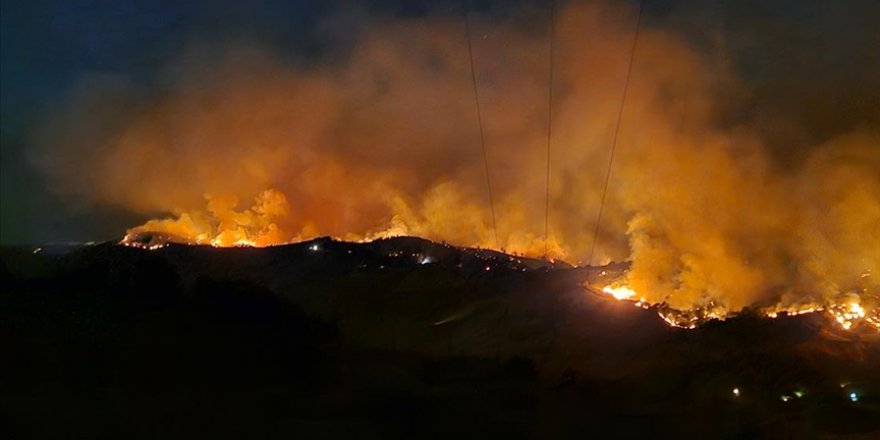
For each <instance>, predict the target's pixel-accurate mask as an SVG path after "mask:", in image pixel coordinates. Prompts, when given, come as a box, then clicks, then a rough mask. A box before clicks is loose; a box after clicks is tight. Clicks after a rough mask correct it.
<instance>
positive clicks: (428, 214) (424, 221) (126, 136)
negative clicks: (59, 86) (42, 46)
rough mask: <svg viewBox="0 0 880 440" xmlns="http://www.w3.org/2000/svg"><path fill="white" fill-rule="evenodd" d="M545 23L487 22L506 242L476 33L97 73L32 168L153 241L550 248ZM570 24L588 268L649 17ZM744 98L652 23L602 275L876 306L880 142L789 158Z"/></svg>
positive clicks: (482, 27) (693, 290)
mask: <svg viewBox="0 0 880 440" xmlns="http://www.w3.org/2000/svg"><path fill="white" fill-rule="evenodd" d="M532 12H534V11H532ZM539 18H542V17H533V19H532V20H526V21H525V23H527V24H528V25H524V21H518V20H517V19H515V18H508V19H505V20H503V21H498V20H488V19H486V18H485V17H481V16H480V15H479V14H473V15H472V20H473V26H474V40H473V44H474V51H475V53H474V55H475V59H476V68H477V72H478V79H479V86H480V93H481V104H482V106H483V108H482V110H483V116H484V124H485V130H486V142H487V148H488V152H487V154H488V158H489V166H490V170H489V171H490V177H491V184H492V189H493V191H494V196H495V202H496V206H495V211H496V215H497V229H498V238H499V240H498V241H499V242H498V243H496V242H495V240H494V237H493V233H492V219H491V215H490V211H489V207H488V201H487V190H486V180H485V171H484V168H483V162H482V160H483V159H482V152H481V150H480V144H479V135H478V126H477V122H476V113H475V108H474V101H473V98H474V97H473V94H472V93H473V92H472V85H471V83H470V81H471V78H470V71H469V69H470V67H469V64H468V58H467V47H466V44H467V43H466V41H465V39H464V38H465V37H464V27H463V21H462V19H461V17H450V16H447V17H431V18H417V19H415V18H414V19H395V20H384V21H383V20H376V21H374V23H373V24H372V25H371V26H370V27H369V28H368V29H366V30H364V31H363V33H362V34H361V35H360V38H358V39H357V41H356V45H355V46H354V47H353V48H352V50H351V52H350V53H349V54H348V55H347V56H346V57H342V59H340V58H339V57H335V58H334V61H332V62H331V61H328V62H326V63H318V65H313V66H310V67H294V66H291V65H289V64H286V63H285V62H283V61H282V60H281V59H280V58H279V57H278V56H273V55H272V54H271V53H269V52H267V51H265V50H262V49H259V48H256V47H255V46H253V45H241V46H235V47H228V48H226V49H224V50H223V51H222V53H221V54H219V55H216V56H206V55H204V54H205V53H210V51H207V52H206V51H204V50H201V49H200V48H198V47H196V48H194V49H192V50H190V51H187V53H186V54H184V55H182V56H181V59H180V60H179V61H178V62H177V63H175V64H174V65H172V66H170V67H169V68H168V69H167V71H166V72H165V74H164V76H163V79H162V80H161V81H159V84H160V87H159V88H158V90H157V89H156V88H155V87H156V86H154V88H152V89H149V90H146V89H144V88H140V87H138V86H137V85H136V84H130V83H125V82H123V81H116V80H114V79H113V78H96V79H92V80H90V81H89V82H86V83H84V85H83V86H82V87H81V88H80V89H79V91H78V92H77V93H74V94H73V95H72V97H71V98H70V100H69V101H68V102H67V103H66V104H65V105H63V106H61V107H60V108H58V109H57V110H56V112H55V113H56V114H55V115H54V116H53V117H52V118H51V120H50V122H49V123H48V124H47V126H46V127H45V129H44V130H43V131H42V132H43V133H44V134H43V137H42V139H41V144H42V145H44V146H45V148H44V149H43V150H42V151H41V152H40V154H38V155H37V157H36V158H35V160H36V161H37V163H39V164H40V166H41V167H42V168H43V169H44V170H45V171H46V173H47V175H48V176H49V177H50V178H51V179H52V181H53V182H55V184H56V185H57V189H58V191H59V192H62V193H64V194H67V195H68V196H71V197H76V198H81V199H84V200H87V201H89V202H91V203H97V204H104V205H111V206H118V207H123V208H125V209H128V210H131V211H132V212H137V213H142V214H143V215H144V216H145V218H148V217H150V216H154V215H157V214H158V215H159V216H160V217H161V216H166V217H167V218H165V219H160V220H150V221H149V222H147V223H146V225H144V226H142V227H139V228H135V231H140V230H153V231H163V232H168V233H171V234H175V235H179V236H183V237H186V238H188V239H190V240H194V241H199V242H210V241H212V240H213V241H215V242H218V243H226V244H228V243H235V242H249V243H255V244H258V245H266V244H273V243H281V242H286V241H291V240H297V239H302V238H309V237H313V236H316V235H331V236H336V237H340V238H344V239H362V238H370V237H377V236H382V235H387V234H411V235H419V236H423V237H426V238H431V239H435V240H445V241H448V242H451V243H455V244H460V245H471V246H490V247H496V246H497V247H500V248H503V249H505V250H508V251H512V252H522V253H526V254H531V255H541V254H543V246H544V241H543V232H544V209H543V208H544V195H545V184H544V179H545V175H544V169H545V165H546V164H545V154H546V144H545V142H546V130H547V122H548V121H547V74H548V58H547V56H548V54H547V35H546V30H547V29H546V28H543V27H541V26H540V25H536V24H535V23H536V22H540V20H539ZM557 18H558V22H557V29H556V31H557V34H556V38H557V46H556V50H557V58H556V63H557V64H556V71H555V75H556V76H555V79H554V80H555V86H554V87H555V90H556V92H555V96H554V98H555V102H554V120H553V130H554V131H553V139H552V147H551V148H552V162H551V169H552V178H551V183H550V184H551V187H550V251H551V256H555V257H562V258H566V259H568V260H570V261H573V262H577V261H579V260H583V259H585V258H586V256H587V254H588V252H589V249H590V246H591V244H592V241H593V228H594V225H595V223H596V215H597V212H598V207H599V202H600V200H601V196H602V194H601V190H602V187H603V182H604V177H605V171H606V166H607V164H608V159H609V156H608V154H609V146H610V142H611V138H612V134H613V131H614V124H615V120H616V116H617V108H618V106H619V105H620V100H621V93H622V90H623V86H624V78H625V73H626V66H627V62H628V59H629V55H630V52H629V49H630V46H631V44H632V38H633V27H634V24H635V11H634V10H632V9H626V8H619V7H610V6H607V5H596V4H572V5H567V6H565V7H564V9H563V10H562V11H560V12H559V13H558V16H557ZM722 55H723V54H722ZM820 80H821V78H817V81H820ZM739 95H744V96H745V95H747V93H745V92H744V86H743V84H742V82H741V81H740V80H739V79H738V78H737V77H736V75H735V74H734V73H733V71H732V69H731V68H730V66H728V63H727V62H726V61H725V57H724V56H718V55H717V54H713V56H711V57H710V56H707V55H705V54H704V53H703V52H700V51H697V50H694V49H692V48H691V47H690V46H689V45H688V44H686V43H685V42H684V41H683V40H682V39H681V38H680V37H678V36H676V34H675V33H673V32H671V31H668V30H665V29H661V28H657V27H656V26H651V25H646V26H644V27H643V28H642V31H641V34H640V37H639V41H638V47H637V52H636V54H635V62H634V66H633V72H632V78H631V82H630V86H629V93H628V97H627V102H626V107H625V111H624V115H623V121H622V125H621V128H620V138H619V141H618V149H617V154H616V157H615V161H614V168H613V170H612V175H611V181H610V187H609V192H608V198H607V205H606V207H605V212H604V214H603V220H602V225H601V226H602V227H601V229H600V237H599V239H600V241H599V247H598V248H597V258H596V260H595V261H594V263H599V262H607V261H609V260H625V259H631V260H632V261H633V266H632V270H631V271H630V273H629V276H628V283H629V284H630V285H631V286H632V287H633V288H634V289H635V290H636V291H638V292H639V294H640V295H642V296H644V297H645V298H646V299H647V300H649V301H652V302H659V301H665V302H667V303H668V304H669V305H670V306H672V307H675V308H691V307H695V306H699V307H715V308H719V309H721V310H725V311H728V310H739V309H741V308H743V307H746V306H750V305H764V304H773V303H777V302H779V301H781V302H783V303H784V304H799V303H803V302H808V301H812V300H816V299H819V298H828V297H829V296H834V295H841V294H850V295H856V296H857V297H859V298H861V300H862V301H872V298H876V295H878V287H880V172H878V170H880V135H878V131H877V129H876V127H875V126H871V125H870V124H865V126H864V127H862V128H859V129H854V130H852V131H851V132H850V133H846V134H840V135H838V136H836V137H834V138H832V139H830V140H823V141H822V142H819V143H817V144H815V145H814V144H805V145H803V146H802V148H800V149H799V150H798V151H799V153H798V157H797V158H796V159H793V160H791V161H788V162H784V163H780V161H779V152H778V148H777V146H776V145H774V144H772V143H769V142H768V141H767V140H766V139H767V136H764V135H763V134H764V132H765V131H766V130H767V128H766V126H763V125H761V126H760V127H758V125H760V124H756V123H737V122H731V121H735V120H736V119H735V118H733V119H732V118H731V117H730V115H731V113H732V112H735V111H740V110H741V108H742V106H743V103H742V102H738V101H737V99H736V97H737V96H739ZM749 99H751V98H749ZM732 109H733V110H732ZM855 117H857V116H855ZM785 129H786V130H788V131H791V130H792V127H785ZM800 138H808V137H807V136H802V137H800ZM584 262H585V263H586V261H584Z"/></svg>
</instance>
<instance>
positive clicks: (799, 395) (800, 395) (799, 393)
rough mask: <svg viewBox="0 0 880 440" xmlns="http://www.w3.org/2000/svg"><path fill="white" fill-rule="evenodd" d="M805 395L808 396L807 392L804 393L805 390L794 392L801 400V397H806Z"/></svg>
mask: <svg viewBox="0 0 880 440" xmlns="http://www.w3.org/2000/svg"><path fill="white" fill-rule="evenodd" d="M804 394H806V391H804V390H795V392H794V395H795V396H796V397H797V398H798V399H800V398H801V397H804Z"/></svg>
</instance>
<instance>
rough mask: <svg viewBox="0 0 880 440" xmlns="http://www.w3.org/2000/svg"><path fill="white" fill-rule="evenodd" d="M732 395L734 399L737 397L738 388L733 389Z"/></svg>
mask: <svg viewBox="0 0 880 440" xmlns="http://www.w3.org/2000/svg"><path fill="white" fill-rule="evenodd" d="M733 395H734V396H736V397H739V388H734V389H733Z"/></svg>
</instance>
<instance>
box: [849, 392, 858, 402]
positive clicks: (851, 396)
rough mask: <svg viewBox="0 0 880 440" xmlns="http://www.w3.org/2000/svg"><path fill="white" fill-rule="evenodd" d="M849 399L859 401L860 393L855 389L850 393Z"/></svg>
mask: <svg viewBox="0 0 880 440" xmlns="http://www.w3.org/2000/svg"><path fill="white" fill-rule="evenodd" d="M849 400H850V401H852V402H858V401H859V395H858V394H857V393H856V392H855V391H853V392H851V393H849Z"/></svg>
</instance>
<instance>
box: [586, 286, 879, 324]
mask: <svg viewBox="0 0 880 440" xmlns="http://www.w3.org/2000/svg"><path fill="white" fill-rule="evenodd" d="M602 291H603V292H605V293H607V294H608V295H610V296H611V297H613V298H614V299H616V300H618V301H628V302H633V303H634V304H635V305H636V306H638V307H641V308H646V309H648V308H655V309H657V314H658V315H659V316H660V318H662V319H663V321H665V322H666V323H667V324H668V325H670V326H671V327H678V328H684V329H694V328H697V327H698V326H700V325H701V324H703V323H705V322H707V321H710V320H713V319H716V320H722V321H723V320H725V319H727V318H728V317H730V316H732V315H733V314H732V313H730V312H728V311H727V310H725V309H724V308H723V307H721V306H719V305H717V304H714V303H712V302H710V303H709V304H708V305H706V306H701V307H694V308H691V309H688V310H678V309H673V308H671V307H669V306H667V305H666V304H664V303H657V304H651V303H650V302H648V301H647V300H645V298H644V297H642V296H639V295H638V293H637V292H636V291H635V290H633V289H632V288H630V287H629V286H627V285H626V284H613V285H607V286H605V287H603V288H602ZM636 298H638V299H636ZM823 311H824V312H826V313H827V314H828V316H830V317H831V318H832V320H833V321H834V322H835V323H837V325H839V326H840V328H842V329H843V330H851V329H853V328H855V327H857V326H859V325H860V324H866V325H867V326H869V327H871V328H874V329H875V330H878V331H880V307H874V308H872V309H870V310H866V308H865V306H863V305H862V304H860V303H859V302H858V301H857V300H853V299H849V300H843V301H840V302H830V303H827V304H819V303H809V304H800V305H794V306H790V307H783V306H779V305H777V306H773V307H771V308H764V309H760V310H759V312H760V313H761V315H763V316H765V317H767V318H771V319H773V318H778V317H779V316H780V315H782V314H785V315H787V316H798V315H805V314H810V313H817V312H823Z"/></svg>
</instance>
